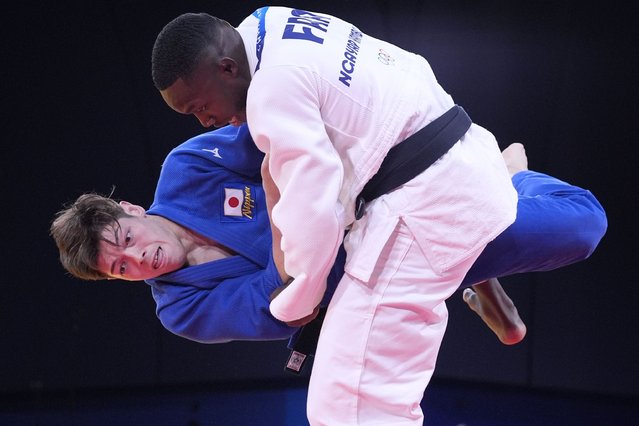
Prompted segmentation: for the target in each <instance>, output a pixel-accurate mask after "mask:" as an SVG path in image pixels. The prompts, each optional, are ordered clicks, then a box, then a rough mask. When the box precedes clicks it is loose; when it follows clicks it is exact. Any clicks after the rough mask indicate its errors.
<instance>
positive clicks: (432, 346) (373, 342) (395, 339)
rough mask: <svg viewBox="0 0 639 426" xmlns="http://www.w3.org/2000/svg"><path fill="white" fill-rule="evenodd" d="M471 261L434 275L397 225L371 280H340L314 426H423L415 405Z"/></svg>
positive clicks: (327, 326) (311, 402)
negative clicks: (451, 303) (449, 306)
mask: <svg viewBox="0 0 639 426" xmlns="http://www.w3.org/2000/svg"><path fill="white" fill-rule="evenodd" d="M359 249H360V250H361V249H362V247H360V248H359ZM477 255H479V251H478V252H477ZM476 257H477V256H476V255H475V256H471V257H470V258H469V259H467V260H465V261H463V262H462V263H460V264H459V265H457V266H455V267H454V268H452V269H450V270H447V271H446V272H444V273H443V274H442V275H437V274H436V273H435V272H433V270H432V268H431V267H430V266H429V263H428V261H427V259H426V258H425V257H424V255H423V253H422V251H421V250H420V248H419V245H418V244H417V243H416V242H415V239H414V237H413V235H412V234H411V232H410V231H409V229H408V227H407V226H406V225H405V224H404V223H403V222H402V221H399V223H398V225H397V227H396V228H395V230H394V231H393V233H392V234H391V236H390V238H389V240H388V242H387V243H386V245H385V246H384V248H383V250H382V252H381V253H380V256H379V259H378V261H377V263H376V265H375V268H374V270H373V272H372V276H371V277H370V279H369V280H368V282H363V281H360V280H357V279H355V278H353V277H352V276H350V275H348V274H347V275H345V276H344V278H343V279H342V281H341V282H340V284H339V286H338V288H337V291H336V293H335V295H334V297H333V299H332V301H331V305H330V307H329V309H328V312H327V316H326V319H325V321H324V325H323V327H322V333H321V336H320V342H319V346H318V350H317V354H316V357H315V361H314V366H313V372H312V376H311V381H310V387H309V394H308V417H309V421H310V423H311V425H313V426H320V425H323V426H340V425H349V426H352V425H383V426H392V425H421V424H422V422H423V414H422V411H421V408H420V402H421V400H422V397H423V392H424V389H425V388H426V385H427V384H428V382H429V380H430V378H431V376H432V374H433V370H434V368H435V362H436V359H437V353H438V351H439V347H440V344H441V341H442V338H443V336H444V331H445V328H446V323H447V319H448V312H447V309H446V305H445V300H446V299H447V298H448V297H449V296H450V295H451V294H452V293H453V292H454V291H455V289H457V287H458V286H459V284H460V282H461V280H462V278H463V277H464V275H465V273H466V272H467V271H468V269H469V268H470V266H471V265H472V263H473V262H474V261H475V259H476Z"/></svg>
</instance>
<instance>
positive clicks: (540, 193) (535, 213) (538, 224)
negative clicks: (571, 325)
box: [462, 144, 607, 287]
mask: <svg viewBox="0 0 639 426" xmlns="http://www.w3.org/2000/svg"><path fill="white" fill-rule="evenodd" d="M513 145H515V146H514V147H513ZM513 145H511V146H510V147H509V148H507V149H506V150H504V154H510V160H511V161H510V162H509V158H507V155H505V156H504V158H505V159H506V162H507V163H509V170H511V172H513V171H514V172H515V174H514V176H513V177H512V181H513V185H514V186H515V189H516V190H517V192H518V194H519V200H518V203H517V219H516V220H515V223H513V224H512V225H511V226H510V227H508V228H507V229H506V230H505V231H504V232H502V233H501V234H500V235H499V236H498V237H497V238H495V239H494V240H493V241H492V242H490V243H489V244H488V245H487V246H486V248H485V249H484V251H483V252H482V254H481V255H480V256H479V259H477V261H476V262H475V264H474V265H473V267H472V268H471V270H470V271H469V272H468V274H467V275H466V277H465V278H464V282H463V284H462V286H463V287H468V286H470V285H473V284H477V283H481V282H484V281H486V280H489V279H491V278H494V277H504V276H507V275H513V274H517V273H524V272H539V271H549V270H553V269H556V268H560V267H562V266H566V265H570V264H572V263H576V262H579V261H582V260H584V259H586V258H588V257H589V256H590V255H591V254H592V252H593V251H594V250H595V248H596V247H597V245H598V244H599V241H600V240H601V238H602V237H603V235H604V234H605V232H606V228H607V219H606V214H605V212H604V210H603V208H602V207H601V204H599V202H598V201H597V199H596V198H595V197H594V196H593V195H592V194H591V193H590V191H588V190H585V189H582V188H579V187H577V186H574V185H570V184H568V183H566V182H563V181H561V180H559V179H556V178H554V177H551V176H548V175H545V174H542V173H537V172H533V171H529V170H520V171H518V172H517V168H518V167H519V168H521V163H522V162H521V159H517V158H516V157H517V154H518V153H519V154H524V155H525V153H523V147H522V150H520V149H519V147H517V146H516V145H520V144H513ZM511 147H513V148H512V149H511ZM513 154H514V155H513ZM517 163H519V166H516V165H515V166H513V164H517Z"/></svg>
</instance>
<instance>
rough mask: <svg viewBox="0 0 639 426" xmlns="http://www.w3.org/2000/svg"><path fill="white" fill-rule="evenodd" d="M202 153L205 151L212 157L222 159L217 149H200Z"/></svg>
mask: <svg viewBox="0 0 639 426" xmlns="http://www.w3.org/2000/svg"><path fill="white" fill-rule="evenodd" d="M202 151H206V152H210V153H212V154H213V157H216V158H222V156H221V155H220V149H219V148H213V149H204V148H202Z"/></svg>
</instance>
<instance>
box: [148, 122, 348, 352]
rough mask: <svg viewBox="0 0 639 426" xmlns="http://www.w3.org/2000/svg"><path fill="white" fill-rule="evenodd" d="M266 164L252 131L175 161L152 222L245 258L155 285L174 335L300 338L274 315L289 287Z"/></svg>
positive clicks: (187, 147)
mask: <svg viewBox="0 0 639 426" xmlns="http://www.w3.org/2000/svg"><path fill="white" fill-rule="evenodd" d="M262 159H263V154H262V153H261V152H260V151H259V150H258V149H257V148H256V147H255V145H254V144H253V142H252V140H251V137H250V135H249V132H248V129H247V127H246V126H241V127H232V126H227V127H224V128H222V129H218V130H216V131H213V132H208V133H204V134H202V135H199V136H196V137H194V138H192V139H189V140H188V141H186V142H184V143H183V144H181V145H180V146H178V147H176V148H175V149H173V150H172V151H171V153H170V154H169V155H168V156H167V158H166V160H165V162H164V165H163V166H162V171H161V174H160V178H159V181H158V185H157V188H156V193H155V198H154V201H153V204H152V205H151V207H150V208H149V210H148V211H147V214H153V215H159V216H163V217H165V218H167V219H169V220H171V221H173V222H175V223H178V224H180V225H182V226H184V227H186V228H188V229H190V230H192V231H195V232H197V233H198V234H201V235H203V236H205V237H207V238H210V239H212V240H214V241H216V242H218V243H220V244H221V245H223V246H226V247H228V248H229V249H231V250H233V251H234V252H235V253H237V254H236V255H234V256H231V257H228V258H225V259H220V260H215V261H211V262H208V263H205V264H201V265H195V266H186V267H184V268H182V269H180V270H177V271H175V272H172V273H170V274H166V275H162V276H160V277H157V278H155V279H151V280H147V283H148V284H149V285H150V286H151V288H152V294H153V298H154V299H155V302H156V304H157V309H156V313H157V315H158V318H159V319H160V321H161V322H162V324H163V325H164V327H165V328H167V329H168V330H169V331H171V332H173V333H175V334H177V335H179V336H182V337H185V338H187V339H190V340H194V341H198V342H203V343H221V342H228V341H231V340H274V339H285V338H288V337H290V336H291V335H293V334H294V333H295V331H296V330H297V328H294V327H289V326H287V325H286V324H285V323H282V322H280V321H279V320H277V319H275V318H274V317H273V316H272V315H271V314H270V312H269V309H268V306H269V296H270V294H271V293H272V292H273V291H274V290H275V289H276V288H277V287H278V286H281V285H282V281H281V279H280V276H279V274H278V272H277V269H276V267H275V264H274V263H273V259H272V251H271V228H270V224H269V219H268V214H267V210H266V202H265V198H264V192H263V189H262V186H261V176H260V166H261V163H262ZM342 263H343V262H342ZM341 271H342V268H341V266H340V267H337V268H335V269H334V273H332V274H331V277H329V281H330V283H329V287H330V288H331V289H333V288H334V286H335V285H336V284H337V281H338V280H339V277H340V276H341V273H342V272H341ZM329 293H330V292H329ZM328 298H330V295H329V294H328V293H327V296H326V298H325V300H327V299H328Z"/></svg>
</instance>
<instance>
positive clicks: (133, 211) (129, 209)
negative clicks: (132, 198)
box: [120, 201, 146, 216]
mask: <svg viewBox="0 0 639 426" xmlns="http://www.w3.org/2000/svg"><path fill="white" fill-rule="evenodd" d="M120 207H122V210H124V212H125V213H126V214H128V215H130V216H144V214H145V213H146V210H145V209H144V207H142V206H138V205H137V204H131V203H129V202H128V201H120Z"/></svg>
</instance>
